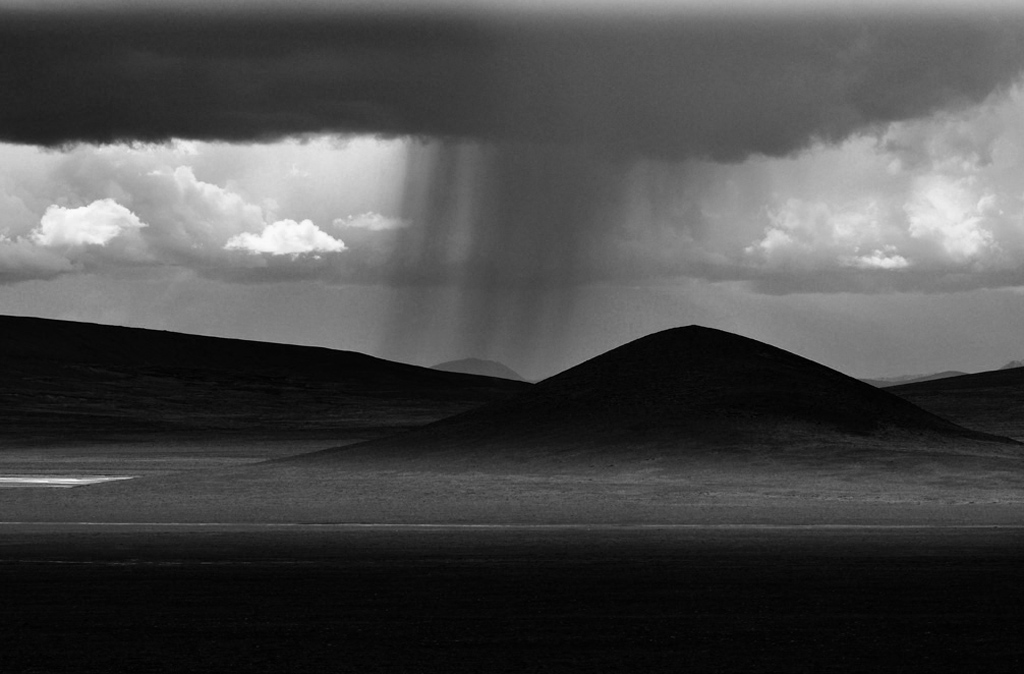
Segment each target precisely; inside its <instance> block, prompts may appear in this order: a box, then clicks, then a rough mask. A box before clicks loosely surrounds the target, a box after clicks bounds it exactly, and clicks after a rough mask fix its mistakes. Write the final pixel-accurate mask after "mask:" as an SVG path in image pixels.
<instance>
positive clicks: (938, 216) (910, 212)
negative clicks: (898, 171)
mask: <svg viewBox="0 0 1024 674" xmlns="http://www.w3.org/2000/svg"><path fill="white" fill-rule="evenodd" d="M994 200H995V196H994V195H985V196H983V197H981V198H980V199H979V198H977V197H976V196H975V194H974V190H972V189H971V181H970V180H969V179H967V178H963V179H960V180H950V179H948V178H946V177H944V176H927V177H923V178H921V179H919V180H917V181H915V185H914V190H913V193H912V194H911V196H910V199H909V201H908V202H907V204H906V206H905V207H904V208H905V210H906V213H907V220H908V226H909V233H910V236H912V237H914V238H916V239H924V240H929V241H933V242H935V243H937V244H938V245H940V246H941V247H942V250H944V251H945V253H946V254H947V255H948V257H949V259H950V260H952V261H953V262H966V261H969V260H972V259H974V258H978V257H980V256H982V255H983V254H984V253H985V252H987V251H988V250H989V249H992V248H993V247H994V246H995V240H994V237H993V235H992V232H991V231H989V230H988V229H986V228H985V227H984V225H983V221H984V218H983V216H982V211H983V210H988V209H989V208H990V205H991V203H992V202H994Z"/></svg>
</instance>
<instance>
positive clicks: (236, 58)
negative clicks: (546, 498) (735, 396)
mask: <svg viewBox="0 0 1024 674" xmlns="http://www.w3.org/2000/svg"><path fill="white" fill-rule="evenodd" d="M343 7H344V9H339V5H338V4H337V3H321V2H300V3H288V4H285V3H270V2H257V3H255V4H254V3H245V4H241V3H227V2H225V3H215V4H207V3H203V4H199V3H193V2H180V3H156V2H142V3H115V2H101V1H97V2H91V3H90V2H85V3H78V4H73V5H66V4H64V3H57V2H42V3H20V2H15V3H11V2H6V3H3V2H0V83H2V89H3V91H4V92H5V94H4V95H5V100H4V101H3V105H2V106H0V140H2V141H3V142H5V143H7V145H5V146H3V147H2V148H0V155H2V157H3V158H4V163H3V167H2V168H0V283H3V282H6V283H7V284H8V285H7V290H4V291H3V292H4V293H9V294H8V296H7V300H6V303H0V308H2V307H3V306H7V307H10V308H11V309H12V310H16V311H21V312H31V313H41V314H47V313H49V314H50V315H72V316H74V317H79V318H83V317H84V318H89V317H93V318H97V317H98V318H100V319H102V320H119V321H126V322H136V323H144V324H146V323H149V324H151V323H152V322H153V321H154V320H156V319H155V318H154V316H157V315H165V316H166V315H168V312H167V311H159V312H157V311H151V312H150V313H148V314H147V313H145V312H144V311H142V310H140V309H137V308H136V309H131V310H128V309H124V308H119V307H117V306H116V305H115V303H114V300H113V299H111V297H112V296H113V295H114V294H116V293H112V292H111V287H112V286H111V284H114V285H116V286H117V287H118V288H129V287H131V288H134V289H136V290H137V291H138V292H140V293H143V294H146V293H148V295H147V296H148V297H149V298H150V301H149V302H147V304H153V303H154V302H156V303H158V304H159V303H160V302H171V301H172V300H170V299H168V298H167V297H168V295H167V293H169V292H171V291H168V290H165V291H163V294H162V295H161V294H159V293H158V291H157V290H156V288H160V287H162V286H163V287H171V288H173V287H177V286H181V285H182V284H185V285H187V286H188V287H189V288H190V290H189V293H191V294H190V295H189V296H190V297H191V298H192V299H191V300H190V302H182V303H181V305H180V306H178V308H177V309H176V310H175V311H172V312H170V316H171V318H165V319H162V320H164V321H165V322H164V323H162V324H161V325H160V327H169V328H178V329H181V328H182V327H183V326H188V327H191V329H195V327H192V326H194V325H195V324H196V322H197V321H198V319H194V320H193V321H192V322H189V321H185V320H184V317H185V316H188V315H190V313H191V314H192V315H194V314H201V313H203V310H202V307H203V306H205V305H209V306H219V307H220V311H219V312H211V313H212V314H216V315H217V316H218V318H215V319H213V323H212V324H210V325H208V326H206V327H205V329H204V330H205V331H210V332H219V333H222V334H223V333H227V334H232V333H237V332H238V329H237V327H232V325H229V324H225V323H224V321H225V320H227V319H226V318H224V317H223V316H224V314H225V311H226V310H225V309H224V307H225V306H227V307H230V306H232V305H237V306H239V307H241V306H246V307H249V308H250V309H251V306H252V305H251V304H249V303H248V301H246V302H243V301H242V300H241V299H240V298H241V297H243V296H247V297H249V296H251V295H247V293H252V292H255V291H253V290H252V289H253V288H254V287H255V284H260V285H261V287H262V288H263V290H262V291H260V292H261V293H262V295H261V296H262V297H263V302H264V304H263V310H264V311H265V312H267V315H268V316H276V317H277V318H276V319H275V320H276V321H277V322H279V323H280V322H285V323H287V324H288V325H291V326H298V325H300V324H303V323H305V321H304V320H300V321H296V320H295V319H294V317H291V318H288V319H284V318H282V317H283V316H285V315H288V312H294V311H297V310H298V309H296V307H301V306H302V305H303V302H306V303H307V304H308V306H310V307H312V306H314V305H315V306H316V310H315V311H314V310H312V309H310V315H311V316H316V317H318V318H319V319H320V320H323V319H322V316H323V312H324V310H325V309H326V308H327V306H326V305H329V304H330V302H329V301H328V300H325V299H324V295H323V293H324V292H325V290H324V288H335V289H339V290H338V292H339V293H340V292H342V289H343V290H344V294H345V296H346V298H347V299H345V300H338V308H337V311H338V313H339V314H346V315H348V316H349V317H351V318H352V321H348V322H345V321H342V322H343V323H346V325H348V326H349V327H348V328H347V329H348V330H349V331H350V333H349V334H350V335H354V334H355V332H358V330H357V329H356V328H354V327H352V325H353V324H365V323H373V324H377V325H380V326H383V327H382V328H381V334H380V335H378V338H379V340H382V341H379V342H378V343H377V344H375V345H368V344H367V342H368V341H370V338H369V337H368V336H366V335H367V333H366V332H365V329H364V328H360V329H361V330H363V332H360V333H359V334H361V335H363V336H362V337H359V338H356V337H351V339H349V338H342V337H339V338H337V339H336V340H335V341H334V342H333V343H330V344H329V345H332V346H342V347H346V348H359V349H361V350H366V351H371V352H377V353H380V354H381V355H385V356H389V357H396V358H404V359H410V360H419V361H420V362H425V363H430V362H436V361H439V360H446V359H454V358H462V357H473V356H475V357H487V358H496V359H498V360H505V361H507V362H508V364H509V365H511V366H513V367H514V368H515V369H517V370H520V371H523V372H524V374H525V375H526V376H528V377H531V378H535V377H538V376H542V375H545V374H549V373H550V372H551V371H552V370H554V369H557V368H559V367H564V366H565V365H568V364H571V362H572V361H573V360H574V359H578V357H579V356H580V355H581V354H582V355H592V353H593V351H594V350H596V349H600V348H607V347H608V346H614V345H615V344H616V343H619V342H621V341H623V340H624V339H628V338H631V337H636V336H639V334H637V333H641V334H642V333H643V332H645V331H648V330H649V329H651V328H658V327H668V326H670V325H674V324H679V323H689V322H695V321H704V322H709V323H713V324H716V325H717V326H718V327H724V328H726V329H737V330H740V331H743V332H744V333H745V334H749V335H751V336H755V337H759V338H766V339H772V338H774V340H775V342H776V343H779V345H780V346H786V347H788V348H793V349H798V348H800V347H801V346H805V345H807V344H812V343H815V340H814V339H812V338H810V337H802V338H799V339H797V340H796V341H797V343H792V340H793V339H795V337H794V334H795V332H796V331H797V330H800V331H802V333H807V332H808V330H811V331H815V332H818V333H821V334H819V335H818V337H819V339H818V342H826V343H830V344H831V346H826V347H818V348H819V349H821V350H820V351H819V352H818V353H815V352H811V353H808V354H807V355H810V356H812V357H814V356H817V357H818V358H819V359H822V360H825V361H826V362H829V364H833V365H839V366H843V365H845V366H846V368H847V369H851V368H855V369H858V370H860V371H861V372H863V373H865V374H882V373H885V369H887V368H889V367H897V368H901V369H906V370H908V371H915V370H927V369H952V368H961V369H970V366H966V365H964V364H963V363H962V361H957V362H951V361H950V359H951V358H952V357H953V354H955V353H956V351H955V349H953V347H950V349H949V350H947V351H943V352H941V353H942V354H945V355H941V356H940V355H938V353H932V354H931V355H930V356H928V357H927V358H926V357H924V356H920V355H918V356H917V357H916V359H914V358H908V356H907V354H912V353H913V352H914V351H915V348H914V345H915V343H917V342H915V340H916V339H919V336H917V333H919V332H920V331H919V330H918V328H920V327H921V326H922V325H924V323H923V322H922V319H920V318H919V319H916V322H915V323H914V324H912V325H907V324H906V323H905V322H900V321H904V320H906V319H905V317H906V316H908V315H911V314H913V313H914V312H912V311H910V312H908V310H907V307H908V306H909V305H910V304H912V303H915V302H916V303H918V304H919V305H922V306H923V305H926V304H929V303H932V304H934V303H936V302H938V303H939V304H940V305H941V306H942V312H943V314H944V315H945V317H946V318H947V319H948V320H950V321H953V320H956V319H957V318H958V317H962V316H963V314H962V312H961V313H957V312H950V311H949V307H950V306H960V305H961V304H962V302H961V301H960V300H961V299H962V298H964V297H965V296H967V295H972V297H973V298H974V299H972V300H971V301H972V302H974V301H975V300H978V298H981V299H980V300H978V301H977V302H975V304H974V306H982V305H984V306H990V307H999V309H998V312H999V316H998V320H996V321H995V322H994V323H993V325H999V324H1000V323H999V321H1003V322H1005V321H1006V306H1007V303H1009V306H1018V305H1017V304H1015V303H1016V302H1018V300H1017V299H1016V298H1018V297H1020V294H1019V293H1018V289H1019V288H1020V287H1022V286H1024V272H1022V263H1024V188H1022V187H1021V186H1022V185H1024V94H1022V89H1021V86H1022V85H1021V72H1022V66H1024V12H1020V11H1013V9H1014V6H1013V5H1010V4H1008V3H999V2H988V3H982V4H981V5H979V4H978V3H973V4H971V5H970V6H968V5H966V4H963V5H958V4H956V3H952V2H937V3H936V2H927V3H925V2H917V3H915V2H906V3H885V5H884V6H883V4H882V3H876V2H862V3H853V4H844V5H843V6H842V7H839V8H834V9H822V5H821V4H820V3H783V4H782V5H779V4H778V3H772V4H768V5H764V4H759V3H751V2H732V3H726V4H725V5H712V4H711V3H703V2H689V3H683V4H682V5H680V4H678V3H668V2H656V1H654V0H649V1H647V2H642V3H631V4H629V5H628V6H627V5H625V4H621V3H620V4H616V3H612V2H591V3H588V2H582V1H580V2H554V3H539V2H529V3H516V4H514V5H513V4H512V3H498V2H493V3H489V2H475V3H471V2H458V1H452V2H436V3H408V2H386V3H373V4H370V3H352V4H348V3H346V4H344V5H343ZM780 7H781V9H779V8H780ZM513 8H514V9H513ZM360 135H361V136H362V137H356V136H360ZM371 137H372V138H371ZM172 141H173V142H172ZM38 147H46V148H52V149H51V150H45V151H44V150H40V149H37V148H38ZM69 284H70V285H72V286H73V287H75V288H76V290H75V292H78V293H80V294H81V295H82V297H81V302H82V304H83V306H85V305H88V304H89V303H90V302H91V303H93V304H94V305H95V307H96V308H95V310H94V311H92V312H91V313H90V312H72V311H69V310H67V309H61V310H56V309H55V308H54V307H53V305H50V307H49V308H47V307H46V303H47V302H48V301H51V300H47V299H45V298H47V297H49V296H50V294H51V293H54V292H56V291H55V290H53V289H55V288H61V289H62V290H61V292H65V291H66V289H67V288H68V287H69ZM268 284H272V285H273V286H274V288H270V287H269V285H268ZM282 284H284V285H283V286H282ZM89 287H92V289H93V290H92V292H91V294H89V291H88V290H87V289H88V288H89ZM281 287H284V288H287V290H281ZM919 293H926V294H928V295H929V297H930V299H923V298H919V299H915V298H916V297H918V295H917V294H919ZM15 294H17V297H15V296H14V295H15ZM172 294H173V293H172ZM666 294H668V295H670V296H672V297H673V299H672V300H671V302H668V305H667V306H668V307H669V308H668V309H666V302H665V300H664V297H665V296H666ZM154 295H156V297H154ZM357 295H358V297H359V298H362V299H356V296H357ZM86 296H87V297H86ZM313 296H316V297H318V298H319V299H317V300H311V299H309V298H310V297H313ZM822 296H826V297H831V298H833V299H831V300H828V301H822V299H821V297H822ZM936 296H941V298H939V299H936ZM273 297H288V298H289V299H288V300H287V303H288V306H287V307H283V306H278V307H276V308H275V307H274V306H273V301H272V300H271V298H273ZM303 297H304V298H306V299H305V300H303V299H302V298H303ZM161 298H162V299H161ZM218 298H219V299H218ZM369 298H372V299H369ZM282 301H284V300H282ZM381 302H386V307H385V308H384V309H383V310H382V309H380V308H379V307H378V305H379V304H380V303H381ZM353 307H359V308H358V309H354V308H353ZM843 307H846V309H844V308H843ZM238 311H241V309H238ZM993 311H997V310H996V309H993ZM119 312H120V313H119ZM140 312H141V313H140ZM887 312H888V313H887ZM227 313H230V312H227ZM811 315H821V316H823V318H821V319H820V321H819V320H818V319H812V318H808V317H809V316H811ZM175 316H177V317H178V318H177V319H175V318H174V317H175ZM887 316H888V317H890V318H892V319H893V320H894V321H896V322H895V323H893V325H894V326H896V327H889V328H879V327H878V324H879V323H883V324H884V323H886V322H887V318H885V317H887ZM795 317H802V318H799V319H797V318H795ZM237 320H241V319H236V321H237ZM246 320H250V319H246ZM268 320H270V319H268ZM308 320H314V319H308ZM167 321H169V322H167ZM851 323H857V324H858V325H859V326H860V327H855V328H852V329H851V328H850V327H849V325H850V324H851ZM801 324H802V327H801ZM940 324H941V323H940ZM839 326H842V327H839ZM950 329H952V328H950ZM878 330H881V335H882V336H879V337H877V338H876V341H875V342H874V343H873V345H869V346H860V347H859V348H858V349H856V351H859V353H860V355H854V356H850V355H848V354H849V351H850V349H849V346H848V344H849V343H850V342H851V341H852V343H855V344H860V343H861V341H862V339H863V338H865V337H867V338H868V339H871V335H872V334H873V332H875V331H878ZM887 330H888V331H890V332H887ZM891 330H899V331H901V332H909V333H914V336H907V337H904V338H902V341H901V339H900V338H898V337H897V336H895V335H894V334H893V333H892V332H891ZM1007 330H1008V328H1007ZM253 332H254V334H247V335H245V336H257V337H259V336H264V337H268V338H278V339H285V340H287V341H318V342H320V343H323V342H324V340H323V339H322V338H321V337H319V336H314V335H319V334H321V333H318V332H316V331H315V330H313V329H312V328H309V329H308V330H307V331H306V332H303V331H302V330H301V329H299V328H298V327H293V328H292V332H287V333H282V332H280V328H278V329H277V330H276V331H270V334H268V331H266V330H264V331H263V334H260V330H259V329H256V328H253ZM838 332H843V333H844V334H846V335H848V336H847V337H846V338H840V339H837V338H836V337H835V335H834V333H838ZM997 332H998V335H996V336H994V337H991V338H990V339H991V340H993V341H992V342H991V343H990V344H988V345H987V346H986V349H987V350H988V351H990V352H991V353H984V354H983V355H979V356H975V357H974V360H972V363H980V362H981V361H982V360H983V359H984V358H992V359H995V361H996V362H992V363H991V366H993V367H994V366H996V365H998V364H999V362H998V361H1000V360H1007V359H1009V358H1016V357H1020V354H1019V353H1015V352H1010V353H1006V354H1005V357H1004V356H1003V355H1002V353H1000V354H998V355H996V354H995V350H996V349H1001V350H1009V349H1011V348H1013V345H1014V343H1015V342H1014V340H1015V339H1016V338H1015V337H1014V336H1012V332H1009V331H1004V332H1000V331H997ZM581 333H586V334H587V335H589V337H581ZM822 334H824V335H825V337H822ZM951 334H952V333H951ZM346 339H349V341H346ZM563 339H564V340H566V342H565V343H562V342H560V340H563ZM581 340H582V341H581ZM569 341H572V342H573V343H574V344H579V343H583V344H585V346H582V347H579V346H577V347H576V349H577V350H576V351H573V349H572V348H571V347H569V346H568V342H569ZM844 343H846V344H847V346H845V347H844V346H843V344H844ZM894 344H899V345H900V346H899V352H900V353H902V354H903V355H902V356H900V357H896V358H895V360H883V361H879V360H878V354H879V353H885V352H887V351H888V350H890V349H891V348H893V345H894ZM918 344H919V343H918ZM804 352H805V353H806V351H804ZM844 353H845V354H847V355H843V354H844ZM843 358H845V359H847V360H845V361H843V360H841V359H843ZM889 358H893V357H892V356H890V357H889ZM929 358H931V359H934V358H942V359H944V362H941V363H939V362H935V363H934V365H933V364H932V362H933V361H932V360H929ZM837 359H840V362H836V361H837ZM872 363H877V364H876V365H872ZM900 363H906V364H905V365H900ZM974 367H979V366H974ZM981 367H983V365H982V366H981Z"/></svg>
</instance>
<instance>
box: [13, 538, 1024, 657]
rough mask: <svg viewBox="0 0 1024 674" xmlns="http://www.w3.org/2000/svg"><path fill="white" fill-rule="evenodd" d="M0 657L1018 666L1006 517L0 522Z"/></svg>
mask: <svg viewBox="0 0 1024 674" xmlns="http://www.w3.org/2000/svg"><path fill="white" fill-rule="evenodd" d="M0 586H2V587H3V588H4V589H3V602H2V603H0V633H2V636H3V648H2V649H0V671H3V672H322V671H332V672H378V671H381V672H569V671H573V672H576V671H579V672H608V671H611V672H626V671H628V672H646V671H679V672H879V671H897V672H1016V671H1022V667H1024V641H1022V640H1021V639H1020V635H1021V634H1022V632H1024V629H1022V628H1024V620H1022V618H1024V529H1018V528H1012V527H1010V528H1008V527H980V528H929V527H909V528H908V527H896V528H879V527H873V528H872V527H867V528H865V527H810V528H808V527H768V528H765V527H760V528H759V527H645V528H643V527H641V528H637V527H633V528H627V527H546V528H543V527H542V528H538V527H501V528H494V527H469V528H467V527H450V526H446V527H426V528H423V527H352V526H321V527H311V526H298V527H294V526H291V527H289V526H277V527H267V526H260V525H253V526H238V525H235V526H229V527H195V526H189V527H168V526H159V527H145V526H138V525H133V526H131V527H117V526H67V525H31V526H23V525H13V526H12V525H2V526H0Z"/></svg>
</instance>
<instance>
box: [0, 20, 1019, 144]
mask: <svg viewBox="0 0 1024 674" xmlns="http://www.w3.org/2000/svg"><path fill="white" fill-rule="evenodd" d="M1022 27H1024V16H1022V15H1021V14H1020V13H1008V12H1005V11H1003V12H998V11H997V12H991V13H981V12H979V13H977V14H976V15H972V14H970V13H967V12H960V13H950V12H945V13H938V14H934V15H928V16H917V15H904V14H895V15H893V14H890V13H879V12H877V11H876V12H873V13H857V12H846V13H843V14H838V13H832V14H828V13H807V12H804V13H799V12H798V13H779V14H757V13H753V14H752V13H728V12H722V13H717V14H716V13H713V12H690V13H682V14H672V13H659V14H657V15H655V16H653V17H647V18H644V15H643V14H640V13H638V14H637V15H635V16H629V15H616V16H613V17H605V18H602V17H601V15H599V14H596V15H586V16H582V15H573V14H571V13H566V14H564V15H562V16H561V17H560V18H559V17H558V16H557V15H556V16H541V17H538V16H534V15H529V14H528V15H524V16H522V17H518V18H514V17H512V16H510V15H508V14H505V13H494V14H487V13H469V12H455V11H434V12H429V13H427V12H422V13H420V12H394V13H385V12H381V13H377V14H374V13H370V12H366V11H359V12H355V11H347V12H346V11H341V10H336V11H328V10H326V9H321V11H312V10H309V9H308V7H307V10H306V11H303V10H295V11H290V12H289V11H287V10H284V9H281V8H278V9H277V10H271V9H268V8H264V11H257V10H251V11H250V10H245V9H241V8H238V9H234V10H233V9H231V7H230V6H224V5H221V6H220V7H219V9H216V10H209V11H203V10H201V9H197V8H195V7H193V8H191V11H187V12H186V11H173V10H170V9H168V10H166V11H163V12H160V11H156V10H154V9H153V8H152V7H150V8H148V9H146V10H144V11H132V10H130V9H114V8H109V7H108V8H107V9H106V10H104V11H98V10H92V11H89V10H79V11H67V12H62V13H58V12H47V11H39V12H32V11H30V10H21V11H12V10H0V82H3V83H4V90H5V105H4V106H3V107H2V108H0V139H2V140H5V141H8V142H17V143H38V144H44V145H59V144H63V143H69V142H78V141H86V142H100V143H102V142H111V141H117V140H147V141H160V140H166V139H169V138H172V137H181V138H193V139H223V140H234V141H251V140H267V139H272V138H278V137H282V136H287V135H295V134H318V133H328V132H353V131H357V132H374V133H384V134H397V135H425V136H433V137H454V138H458V139H470V140H475V141H485V142H494V143H504V142H511V143H553V144H574V145H581V144H582V145H589V146H594V147H598V148H601V149H603V150H605V151H608V152H614V153H621V154H627V155H637V154H641V155H646V156H659V157H664V158H672V159H684V158H691V157H701V158H710V159H715V160H729V161H733V160H739V159H742V158H743V157H746V156H748V155H750V154H752V153H762V154H767V155H773V156H781V155H785V154H788V153H790V152H792V151H794V150H796V149H799V148H802V147H806V146H807V145H808V144H809V143H811V142H812V141H814V140H828V141H835V140H840V139H843V138H845V137H847V136H848V135H850V134H851V133H853V132H855V131H857V130H860V129H865V128H868V127H871V126H872V125H877V124H884V123H887V122H890V121H894V120H901V119H908V118H912V117H917V116H922V115H926V114H928V113H931V112H933V111H935V110H938V109H942V108H946V107H949V106H951V105H963V104H967V103H972V102H979V101H981V100H982V99H984V98H985V97H986V96H987V95H988V94H989V93H990V92H992V91H993V90H994V89H996V88H998V87H1000V86H1003V85H1006V84H1007V83H1009V82H1010V81H1011V80H1012V79H1013V78H1014V77H1015V75H1016V74H1017V73H1018V72H1019V71H1020V68H1021V65H1022V64H1024V40H1021V39H1020V38H1021V35H1022Z"/></svg>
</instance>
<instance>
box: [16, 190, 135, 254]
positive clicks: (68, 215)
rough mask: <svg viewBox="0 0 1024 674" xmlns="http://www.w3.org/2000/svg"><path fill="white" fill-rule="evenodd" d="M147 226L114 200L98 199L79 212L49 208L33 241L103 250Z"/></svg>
mask: <svg viewBox="0 0 1024 674" xmlns="http://www.w3.org/2000/svg"><path fill="white" fill-rule="evenodd" d="M145 226H146V223H144V222H142V221H141V220H139V217H138V216H137V215H135V214H134V213H132V212H131V211H130V210H128V209H127V208H125V207H124V206H122V205H121V204H119V203H117V202H116V201H114V200H113V199H98V200H96V201H94V202H92V203H91V204H89V205H87V206H81V207H79V208H64V207H63V206H50V207H49V208H47V209H46V212H45V213H44V214H43V217H42V219H41V220H40V221H39V227H38V228H37V229H35V230H33V231H32V234H31V238H32V241H34V242H35V243H37V244H39V245H40V246H84V245H93V246H103V245H105V244H106V243H107V242H109V241H110V240H111V239H113V238H114V237H115V236H118V235H119V234H121V233H122V232H124V231H127V230H132V229H140V228H142V227H145Z"/></svg>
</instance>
